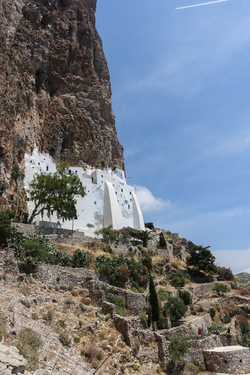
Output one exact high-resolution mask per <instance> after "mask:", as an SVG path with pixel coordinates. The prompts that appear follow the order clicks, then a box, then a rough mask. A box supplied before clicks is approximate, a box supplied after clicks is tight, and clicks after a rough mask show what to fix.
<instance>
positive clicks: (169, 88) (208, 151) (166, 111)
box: [96, 0, 250, 273]
mask: <svg viewBox="0 0 250 375" xmlns="http://www.w3.org/2000/svg"><path fill="white" fill-rule="evenodd" d="M203 2H205V1H197V0H196V1H195V0H98V2H97V14H96V17H97V20H96V26H97V30H98V32H99V34H100V36H101V38H102V41H103V47H104V52H105V55H106V58H107V61H108V65H109V70H110V76H111V85H112V102H113V110H114V113H115V116H116V127H117V132H118V138H119V140H120V142H121V144H122V145H123V147H124V153H125V166H126V173H127V180H128V183H131V184H132V185H134V186H136V190H137V195H138V198H139V201H140V203H141V207H142V210H143V215H144V220H145V221H146V222H147V221H153V223H154V225H155V226H157V227H161V228H164V229H169V230H171V231H172V232H177V233H179V236H180V237H185V238H187V239H189V240H191V241H193V242H194V243H196V244H197V245H203V246H208V245H210V246H211V251H212V252H213V253H214V255H215V257H216V259H217V262H218V263H219V264H220V265H221V266H229V267H231V268H232V270H233V271H234V272H235V273H237V272H239V271H243V270H245V269H248V268H250V240H249V223H250V200H249V198H250V189H249V181H250V168H249V163H250V127H249V122H250V105H249V103H250V90H249V84H250V69H249V62H250V1H249V0H228V1H223V2H222V1H221V2H218V3H214V4H209V5H204V6H197V7H192V8H185V9H179V10H177V9H175V8H178V7H185V6H189V5H194V4H199V3H203ZM207 2H209V1H207ZM129 177H130V179H129Z"/></svg>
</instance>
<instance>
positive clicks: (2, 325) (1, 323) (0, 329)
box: [0, 312, 7, 341]
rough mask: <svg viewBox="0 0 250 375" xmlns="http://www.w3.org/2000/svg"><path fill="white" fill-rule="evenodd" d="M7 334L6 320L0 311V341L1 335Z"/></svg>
mask: <svg viewBox="0 0 250 375" xmlns="http://www.w3.org/2000/svg"><path fill="white" fill-rule="evenodd" d="M5 336H7V328H6V320H5V318H4V316H3V314H2V313H1V312H0V341H1V340H2V338H3V337H5Z"/></svg>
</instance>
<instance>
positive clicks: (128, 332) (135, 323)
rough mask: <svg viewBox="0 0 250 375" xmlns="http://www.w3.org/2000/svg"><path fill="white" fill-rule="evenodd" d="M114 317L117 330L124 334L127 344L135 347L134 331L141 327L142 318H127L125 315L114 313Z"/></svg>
mask: <svg viewBox="0 0 250 375" xmlns="http://www.w3.org/2000/svg"><path fill="white" fill-rule="evenodd" d="M113 319H114V323H115V327H116V329H117V331H119V332H120V333H121V334H122V335H123V336H124V340H125V342H126V344H127V345H129V346H131V347H132V348H133V347H135V344H134V340H133V336H132V332H133V331H137V330H139V329H140V327H141V320H140V318H139V317H136V318H125V317H123V316H120V315H117V314H114V315H113Z"/></svg>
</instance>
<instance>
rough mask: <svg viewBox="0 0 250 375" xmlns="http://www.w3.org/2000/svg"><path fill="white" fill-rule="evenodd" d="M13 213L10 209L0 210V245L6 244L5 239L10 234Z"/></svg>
mask: <svg viewBox="0 0 250 375" xmlns="http://www.w3.org/2000/svg"><path fill="white" fill-rule="evenodd" d="M13 217H14V213H13V212H12V211H10V210H6V211H1V212H0V245H7V240H8V239H9V237H10V235H11V219H13Z"/></svg>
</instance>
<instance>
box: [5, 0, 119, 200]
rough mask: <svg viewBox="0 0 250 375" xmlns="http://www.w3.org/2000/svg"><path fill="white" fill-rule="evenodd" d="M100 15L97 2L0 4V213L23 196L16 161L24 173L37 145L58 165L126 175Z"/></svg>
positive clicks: (43, 0) (30, 0)
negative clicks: (64, 163)
mask: <svg viewBox="0 0 250 375" xmlns="http://www.w3.org/2000/svg"><path fill="white" fill-rule="evenodd" d="M95 9H96V0H2V1H1V2H0V124H1V126H0V200H1V203H2V205H3V204H6V202H9V197H10V195H12V202H15V200H16V199H17V196H18V195H19V196H20V191H21V189H22V188H23V185H22V183H21V182H17V183H15V186H13V185H14V184H13V183H12V182H11V177H10V172H11V168H12V165H13V161H14V160H16V161H17V162H18V164H19V166H20V168H21V169H22V170H24V154H25V153H30V154H32V151H33V149H34V147H35V145H37V147H38V149H39V151H40V152H49V153H50V154H51V155H52V157H53V160H54V161H58V160H65V161H67V162H68V163H69V164H70V165H75V166H81V165H83V164H84V163H86V164H88V165H91V166H93V167H96V168H100V167H101V166H102V167H104V166H105V167H109V168H111V169H113V168H114V169H115V168H118V169H121V170H124V159H123V148H122V146H121V145H120V143H119V141H118V139H117V133H116V128H115V118H114V115H113V111H112V103H111V87H110V77H109V71H108V67H107V62H106V59H105V56H104V53H103V49H102V42H101V39H100V37H99V35H98V33H97V31H96V29H95ZM13 191H15V194H13ZM20 199H21V198H20V197H19V200H20Z"/></svg>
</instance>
